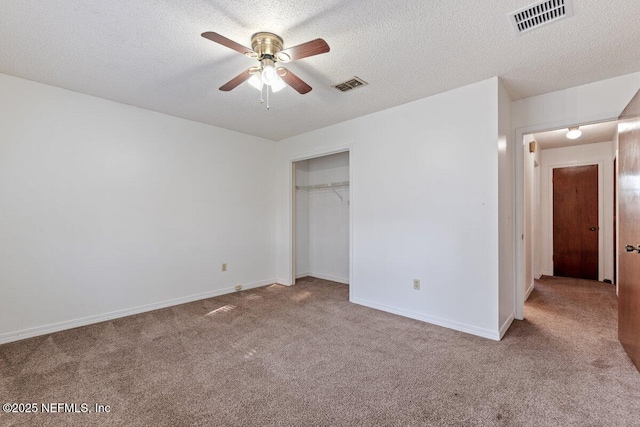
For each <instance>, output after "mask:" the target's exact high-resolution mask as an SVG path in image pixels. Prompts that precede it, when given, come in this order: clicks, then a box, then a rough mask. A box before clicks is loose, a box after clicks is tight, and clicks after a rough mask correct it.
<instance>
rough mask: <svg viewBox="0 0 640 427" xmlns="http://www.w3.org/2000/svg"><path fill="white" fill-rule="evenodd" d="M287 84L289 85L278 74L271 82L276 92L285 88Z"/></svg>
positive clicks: (272, 89) (272, 88) (273, 90)
mask: <svg viewBox="0 0 640 427" xmlns="http://www.w3.org/2000/svg"><path fill="white" fill-rule="evenodd" d="M285 86H287V84H286V83H285V82H284V80H282V79H281V78H280V76H276V80H275V81H274V82H273V83H271V91H272V92H273V93H275V92H277V91H279V90H282V89H284V88H285Z"/></svg>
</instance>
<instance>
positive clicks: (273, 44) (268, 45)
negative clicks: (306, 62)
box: [251, 32, 284, 59]
mask: <svg viewBox="0 0 640 427" xmlns="http://www.w3.org/2000/svg"><path fill="white" fill-rule="evenodd" d="M283 45H284V42H283V41H282V38H281V37H280V36H277V35H275V34H273V33H265V32H262V33H255V34H254V35H253V36H252V37H251V47H252V49H253V51H254V52H256V53H257V54H258V59H263V58H264V57H267V58H269V57H271V58H274V59H275V58H276V55H277V54H278V52H280V51H281V50H282V47H283Z"/></svg>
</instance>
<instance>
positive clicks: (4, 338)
mask: <svg viewBox="0 0 640 427" xmlns="http://www.w3.org/2000/svg"><path fill="white" fill-rule="evenodd" d="M275 282H276V281H275V280H261V281H259V282H253V283H247V284H243V285H242V290H243V291H244V290H247V289H253V288H259V287H262V286H267V285H271V284H273V283H275ZM232 292H236V290H235V287H231V288H224V289H218V290H215V291H209V292H203V293H201V294H195V295H189V296H186V297H180V298H174V299H171V300H166V301H161V302H156V303H152V304H145V305H141V306H138V307H132V308H126V309H124V310H116V311H112V312H109V313H103V314H97V315H94V316H87V317H83V318H80V319H73V320H66V321H64V322H58V323H52V324H49V325H43V326H36V327H35V328H28V329H23V330H20V331H14V332H7V333H4V334H0V344H6V343H9V342H13V341H19V340H23V339H26V338H32V337H37V336H39V335H47V334H51V333H54V332H59V331H64V330H66V329H72V328H77V327H80V326H86V325H91V324H93V323H100V322H105V321H107V320H113V319H117V318H120V317H126V316H131V315H134V314H140V313H144V312H147V311H153V310H159V309H161V308H167V307H172V306H174V305H180V304H186V303H189V302H193V301H198V300H202V299H207V298H213V297H217V296H220V295H225V294H230V293H232Z"/></svg>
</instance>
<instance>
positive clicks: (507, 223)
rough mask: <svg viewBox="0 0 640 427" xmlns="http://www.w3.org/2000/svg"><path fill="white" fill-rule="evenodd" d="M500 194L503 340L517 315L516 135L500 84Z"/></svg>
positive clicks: (500, 310)
mask: <svg viewBox="0 0 640 427" xmlns="http://www.w3.org/2000/svg"><path fill="white" fill-rule="evenodd" d="M497 124H498V194H499V214H498V221H499V256H500V258H499V260H500V281H499V287H500V292H499V299H500V304H499V319H498V322H499V325H500V337H502V336H504V334H505V333H506V332H507V329H508V328H509V326H510V325H511V322H513V319H514V315H515V309H514V305H515V299H514V297H515V295H514V292H515V290H514V286H513V283H514V279H515V277H514V268H513V265H514V253H513V133H512V129H511V98H510V97H509V94H508V93H507V91H506V89H505V88H504V87H503V86H502V83H501V82H500V81H499V80H498V123H497Z"/></svg>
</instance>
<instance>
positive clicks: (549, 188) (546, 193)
mask: <svg viewBox="0 0 640 427" xmlns="http://www.w3.org/2000/svg"><path fill="white" fill-rule="evenodd" d="M613 154H614V144H613V142H601V143H597V144H586V145H578V146H574V147H565V148H555V149H551V150H542V153H541V156H540V158H541V165H540V167H541V173H540V220H541V237H542V242H541V243H542V246H541V250H542V260H543V266H542V271H543V274H546V275H553V182H552V180H551V177H552V173H553V169H554V168H557V167H569V166H582V165H589V164H595V165H598V205H599V214H598V222H599V224H598V225H599V227H600V230H599V234H598V237H599V239H598V240H599V243H600V246H599V268H598V279H599V280H604V279H609V280H611V281H613V279H614V277H613V233H614V230H613V190H614V188H613V172H614V171H613Z"/></svg>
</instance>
